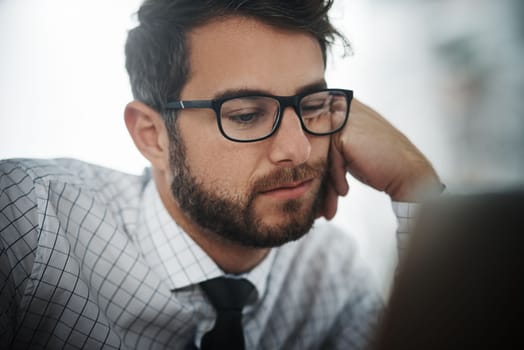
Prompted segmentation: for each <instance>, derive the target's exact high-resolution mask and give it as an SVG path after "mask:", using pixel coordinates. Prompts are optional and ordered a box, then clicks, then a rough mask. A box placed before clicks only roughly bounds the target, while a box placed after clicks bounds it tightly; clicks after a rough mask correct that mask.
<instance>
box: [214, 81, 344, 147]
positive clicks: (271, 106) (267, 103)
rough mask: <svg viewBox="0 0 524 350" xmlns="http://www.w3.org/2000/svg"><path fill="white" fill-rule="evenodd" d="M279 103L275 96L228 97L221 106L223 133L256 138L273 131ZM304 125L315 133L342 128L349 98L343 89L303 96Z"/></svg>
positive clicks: (237, 136)
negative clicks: (229, 98)
mask: <svg viewBox="0 0 524 350" xmlns="http://www.w3.org/2000/svg"><path fill="white" fill-rule="evenodd" d="M279 109H280V104H279V102H278V100H276V99H274V98H272V97H264V96H248V97H239V98H234V99H231V100H227V101H225V102H224V103H223V104H222V107H221V110H220V122H221V125H222V130H223V131H224V133H225V134H226V135H227V136H228V137H230V138H233V139H236V140H254V139H258V138H262V137H265V136H267V135H269V134H271V133H272V132H273V131H274V128H275V127H276V122H277V118H278V114H279ZM299 112H300V117H301V119H302V122H303V125H304V127H305V128H306V129H307V130H308V131H310V132H313V133H316V134H328V133H330V132H332V131H335V130H337V129H339V128H340V127H341V126H342V125H343V124H344V121H345V119H346V115H347V112H348V101H347V98H346V95H345V94H344V93H343V92H341V91H336V90H331V91H319V92H315V93H312V94H309V95H306V96H304V97H303V98H302V99H301V100H300V105H299Z"/></svg>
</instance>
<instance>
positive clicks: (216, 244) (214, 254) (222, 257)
mask: <svg viewBox="0 0 524 350" xmlns="http://www.w3.org/2000/svg"><path fill="white" fill-rule="evenodd" d="M153 179H154V180H155V184H156V188H157V191H158V193H159V195H160V199H161V200H162V203H163V204H164V207H165V208H166V210H167V212H168V213H169V215H170V216H171V217H172V218H173V220H175V222H176V223H177V225H179V226H180V227H181V228H182V229H183V230H184V232H186V233H187V234H188V235H189V236H190V237H191V239H193V240H194V241H195V243H196V244H198V245H199V246H200V248H202V250H204V251H205V252H206V254H207V255H208V256H209V257H210V258H211V259H213V261H214V262H215V263H216V264H217V265H218V266H219V267H220V268H221V269H222V270H224V271H225V272H227V273H232V274H240V273H244V272H248V271H250V270H251V269H253V268H254V267H255V266H257V265H258V264H259V263H260V262H261V261H262V260H264V258H265V257H266V256H267V254H268V253H269V249H268V248H252V247H245V246H243V245H240V244H238V243H235V242H231V241H228V240H226V239H224V238H222V237H221V236H219V235H217V234H216V233H213V232H209V231H206V230H205V229H203V228H202V227H200V226H199V225H197V224H196V223H194V222H193V221H192V220H191V219H190V218H189V217H188V216H187V215H186V214H185V213H184V212H183V211H182V209H181V208H180V207H179V205H178V203H177V201H176V200H175V198H174V197H173V194H172V193H171V188H170V186H169V181H167V179H166V176H164V174H162V173H161V172H159V171H157V170H153Z"/></svg>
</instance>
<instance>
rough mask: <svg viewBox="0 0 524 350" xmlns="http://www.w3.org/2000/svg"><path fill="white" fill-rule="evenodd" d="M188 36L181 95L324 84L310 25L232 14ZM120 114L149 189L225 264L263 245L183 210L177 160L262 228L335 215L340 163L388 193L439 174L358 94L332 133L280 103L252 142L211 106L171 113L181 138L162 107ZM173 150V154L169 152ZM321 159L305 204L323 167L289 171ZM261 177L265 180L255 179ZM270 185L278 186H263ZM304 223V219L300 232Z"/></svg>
mask: <svg viewBox="0 0 524 350" xmlns="http://www.w3.org/2000/svg"><path fill="white" fill-rule="evenodd" d="M188 43H189V47H190V67H191V71H190V78H189V80H188V82H187V84H186V85H185V87H184V88H183V90H182V93H181V99H182V100H195V99H212V98H215V97H217V95H219V94H220V93H223V92H224V91H226V90H231V89H234V90H235V89H250V90H256V91H259V92H263V93H269V94H273V95H282V96H287V95H294V94H296V93H298V92H300V91H301V90H302V89H303V88H305V87H308V86H310V85H315V84H316V85H318V84H323V83H324V84H325V82H324V62H323V59H322V54H321V50H320V46H319V44H318V42H317V41H316V39H315V38H313V37H312V36H310V35H309V34H305V33H299V32H289V31H284V30H281V29H277V28H273V27H270V26H267V25H265V24H263V23H261V22H259V21H256V20H253V19H249V18H243V17H230V18H225V19H224V18H222V19H220V20H218V21H214V22H210V23H207V24H205V25H203V26H201V27H198V28H196V29H194V30H193V31H191V32H190V33H189V35H188ZM125 121H126V126H127V128H128V130H129V133H130V135H131V137H132V138H133V141H134V142H135V145H136V146H137V148H138V149H139V150H140V152H141V153H142V154H143V155H144V156H145V157H146V158H147V159H148V160H149V161H150V162H151V165H152V168H153V176H154V180H155V183H156V186H157V189H158V191H159V193H160V197H161V199H162V201H163V203H164V205H165V207H166V209H167V210H168V212H169V214H170V215H171V216H172V217H173V219H174V220H175V221H176V222H177V224H178V225H180V226H181V227H182V228H183V229H184V230H185V232H187V234H188V235H190V236H191V237H192V239H193V240H194V241H195V242H196V243H197V244H199V245H200V246H201V247H202V249H203V250H204V251H206V253H207V254H208V255H209V256H210V257H211V258H212V259H213V260H214V261H215V262H216V263H217V264H218V265H219V266H220V267H221V268H222V269H223V270H225V271H227V272H230V273H241V272H245V271H248V270H250V269H251V268H253V267H254V266H256V265H257V264H258V263H259V262H260V261H261V260H262V259H263V258H264V257H265V256H266V255H267V253H268V251H269V248H267V247H255V246H253V245H249V244H245V242H239V241H236V240H235V239H228V238H224V234H223V232H222V234H217V232H215V231H216V230H218V228H216V229H215V230H214V229H213V228H211V229H210V227H209V226H207V227H206V225H202V224H199V222H198V220H196V219H195V217H194V215H193V216H192V215H191V212H190V211H188V210H184V209H183V207H184V205H181V204H184V203H183V201H179V200H177V195H181V194H180V193H177V191H176V189H175V191H174V192H175V195H174V194H173V191H172V188H175V187H176V186H172V185H173V179H175V176H178V177H180V176H181V175H183V172H181V170H184V169H183V168H182V164H181V163H182V161H183V162H184V163H185V164H184V167H185V170H186V175H187V174H190V175H191V177H192V181H193V182H194V183H196V184H198V187H199V189H200V190H201V191H203V193H206V192H207V193H209V194H212V195H214V196H215V197H218V198H222V199H227V200H228V201H233V202H235V203H236V204H239V205H240V206H246V205H248V204H249V206H250V215H251V216H252V217H254V218H255V219H256V222H255V223H256V226H257V227H260V228H261V229H262V230H265V231H261V232H262V233H260V232H259V233H257V234H258V235H261V234H266V235H268V234H272V235H278V232H279V228H281V227H285V226H286V225H287V226H295V225H296V222H297V220H306V219H307V220H309V219H310V218H307V217H308V216H313V217H315V216H321V215H323V216H326V217H327V218H331V217H332V216H334V214H335V212H336V203H337V198H338V196H339V195H344V194H346V193H347V190H348V187H347V182H346V180H345V175H346V172H347V171H348V170H349V171H351V172H352V173H353V174H354V175H355V176H356V177H357V178H359V179H362V180H363V181H364V182H365V183H367V184H369V185H371V186H373V187H375V188H377V189H379V190H383V191H386V192H387V193H388V194H390V195H392V197H393V198H394V199H411V198H412V197H413V198H414V193H415V192H414V188H416V187H418V185H419V184H421V183H432V182H436V183H438V178H436V174H435V172H434V170H433V168H432V167H431V164H429V162H428V161H427V160H426V159H425V158H424V156H423V155H422V154H421V153H420V152H419V151H418V150H417V149H416V148H415V147H414V146H413V145H412V144H411V143H410V142H409V140H407V138H405V136H403V135H402V134H401V133H400V132H399V131H397V130H396V129H394V128H393V127H392V126H391V125H390V124H389V123H388V122H387V121H385V119H384V118H382V117H381V116H380V115H378V114H377V113H376V112H375V111H373V110H372V109H370V108H369V107H366V106H364V105H363V104H361V103H359V102H358V101H354V102H353V103H352V112H351V115H350V122H349V123H348V125H347V126H346V127H345V129H344V130H343V131H341V132H340V133H338V134H336V135H334V136H332V137H326V136H323V137H316V136H311V135H308V134H306V133H305V132H304V131H303V130H302V128H301V125H300V122H299V119H298V117H297V115H296V114H295V112H294V111H293V109H292V108H287V109H286V110H284V112H283V119H282V122H281V125H280V128H279V129H278V130H277V132H276V133H275V134H274V135H273V136H272V137H270V138H269V139H266V140H263V141H259V142H254V143H236V142H232V141H229V140H227V139H226V138H224V137H223V136H222V135H221V133H220V132H219V130H218V128H217V125H216V120H215V116H214V112H213V111H212V110H206V109H187V110H183V111H181V112H180V113H178V118H177V125H176V127H177V133H178V136H179V137H180V140H181V141H182V142H170V137H169V135H168V133H167V130H166V127H165V125H164V122H163V120H162V118H161V116H160V115H159V114H158V113H157V112H156V111H154V110H152V109H151V108H149V107H147V106H146V105H144V104H143V103H140V102H138V101H133V102H131V103H129V104H128V105H127V107H126V111H125ZM176 147H183V150H182V149H177V148H176ZM177 152H178V156H179V157H173V155H174V154H175V155H176V154H177ZM180 152H183V157H181V153H180ZM175 160H176V161H178V163H174V161H175ZM322 162H326V164H328V165H326V166H325V168H326V169H327V168H328V167H329V169H331V177H329V178H328V179H329V181H328V185H327V196H326V200H325V202H324V205H323V206H322V209H321V210H319V211H318V212H316V213H315V212H313V213H312V212H311V210H312V208H313V205H314V202H315V198H317V197H318V194H319V189H320V187H321V183H322V176H321V175H320V173H316V172H308V173H307V175H305V177H301V178H300V180H298V181H294V180H293V179H292V178H291V177H289V176H288V175H289V174H290V173H292V172H293V171H294V170H293V169H301V168H303V167H308V166H315V165H318V164H322ZM283 174H287V175H283ZM264 178H266V179H272V180H271V181H269V182H268V181H264V180H261V179H264ZM306 179H307V180H308V181H307V184H304V183H303V180H306ZM428 179H430V180H428ZM260 184H263V185H260ZM275 186H276V187H277V189H278V190H275V191H269V192H268V190H272V189H274V187H275ZM291 201H292V202H293V205H292V207H293V210H285V208H288V209H289V208H290V207H291V205H290V204H289V203H290V202H291ZM301 222H302V221H301ZM309 226H310V225H308V224H306V225H305V226H304V229H302V231H304V232H303V233H305V231H307V229H306V228H308V227H309ZM236 234H239V232H237V233H236ZM277 238H278V237H277Z"/></svg>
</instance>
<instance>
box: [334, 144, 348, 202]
mask: <svg viewBox="0 0 524 350" xmlns="http://www.w3.org/2000/svg"><path fill="white" fill-rule="evenodd" d="M329 157H330V180H331V184H332V186H333V188H334V190H335V191H336V193H337V194H338V195H339V196H345V195H346V194H347V193H348V190H349V184H348V181H347V178H346V161H345V160H344V158H343V156H342V154H341V153H340V151H339V150H338V148H337V146H336V145H335V144H334V142H332V143H331V150H330V153H329Z"/></svg>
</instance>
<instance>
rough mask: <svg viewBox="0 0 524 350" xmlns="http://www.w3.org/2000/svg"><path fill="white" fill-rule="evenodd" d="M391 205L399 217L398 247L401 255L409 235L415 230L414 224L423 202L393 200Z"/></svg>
mask: <svg viewBox="0 0 524 350" xmlns="http://www.w3.org/2000/svg"><path fill="white" fill-rule="evenodd" d="M391 205H392V207H393V212H394V213H395V216H396V217H397V223H398V226H397V231H396V237H397V249H398V253H399V256H401V255H402V254H403V251H404V250H405V248H406V246H407V245H408V242H409V237H410V236H411V233H412V232H413V226H414V224H415V219H416V217H417V215H418V212H419V210H420V206H421V204H420V203H414V202H391Z"/></svg>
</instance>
